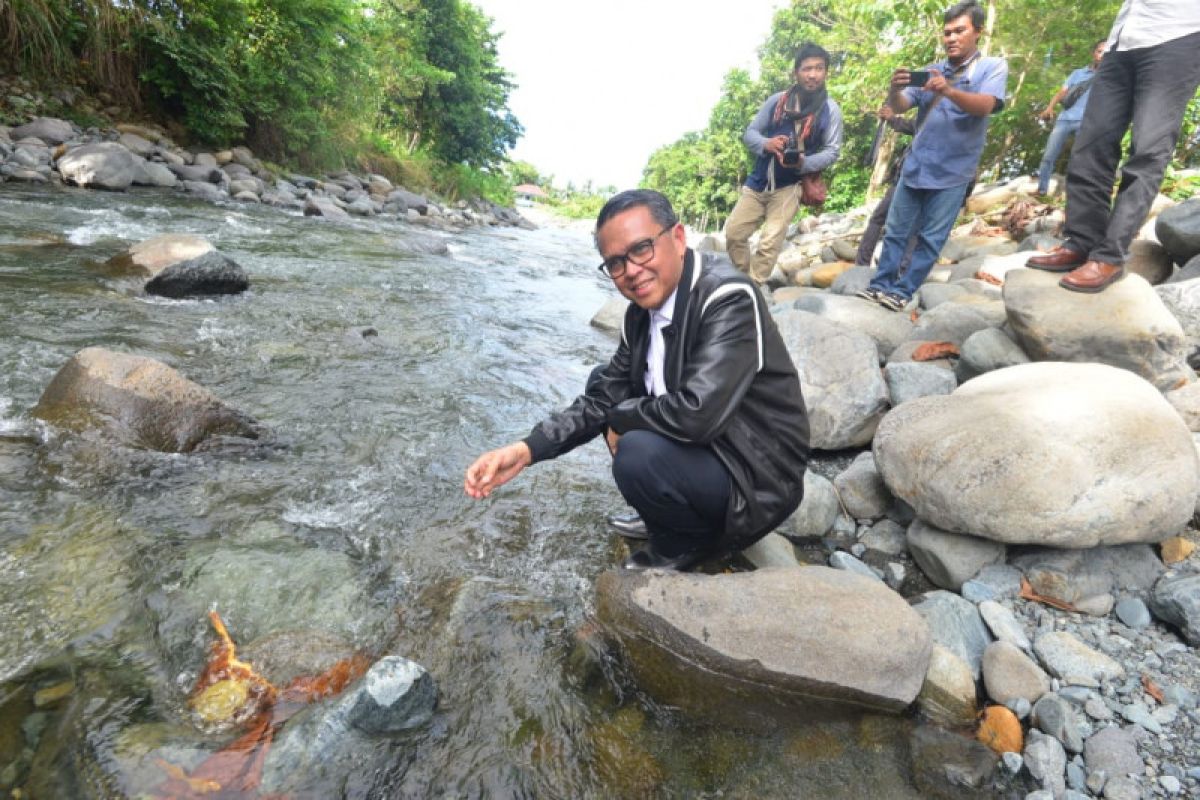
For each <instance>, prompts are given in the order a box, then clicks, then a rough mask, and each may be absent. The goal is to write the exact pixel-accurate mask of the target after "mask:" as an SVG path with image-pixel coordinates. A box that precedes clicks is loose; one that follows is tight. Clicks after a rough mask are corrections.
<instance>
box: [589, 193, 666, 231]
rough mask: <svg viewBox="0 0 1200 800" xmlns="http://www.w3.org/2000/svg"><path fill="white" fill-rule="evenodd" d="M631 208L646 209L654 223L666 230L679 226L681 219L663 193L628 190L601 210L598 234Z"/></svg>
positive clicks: (597, 225)
mask: <svg viewBox="0 0 1200 800" xmlns="http://www.w3.org/2000/svg"><path fill="white" fill-rule="evenodd" d="M631 208H645V209H646V210H648V211H649V212H650V216H651V217H652V218H653V219H654V221H655V222H657V223H658V224H659V225H662V226H663V227H664V228H673V227H675V226H676V225H678V224H679V217H677V216H676V215H675V209H673V208H671V201H670V200H668V199H667V197H666V195H664V194H663V193H662V192H656V191H654V190H653V189H628V190H626V191H624V192H621V193H620V194H614V195H613V196H612V197H610V198H609V199H608V202H607V203H605V204H604V208H602V209H600V214H599V215H598V216H597V217H596V234H599V233H600V229H601V228H603V227H604V223H606V222H608V221H609V220H610V219H612V218H613V217H615V216H616V215H617V214H620V213H622V212H623V211H628V210H630V209H631Z"/></svg>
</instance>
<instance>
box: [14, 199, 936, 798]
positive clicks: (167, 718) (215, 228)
mask: <svg viewBox="0 0 1200 800" xmlns="http://www.w3.org/2000/svg"><path fill="white" fill-rule="evenodd" d="M167 232H190V233H197V234H200V235H203V236H205V237H207V238H208V239H210V240H211V241H212V242H213V243H214V244H215V245H216V246H217V247H218V248H219V249H220V250H221V251H222V252H224V253H226V254H227V255H229V256H231V257H232V258H234V259H235V260H236V261H238V262H239V263H240V264H242V266H243V267H244V268H245V269H246V271H247V272H248V273H249V275H250V278H251V290H250V291H249V292H247V293H246V294H244V295H241V296H238V297H234V298H222V299H218V300H188V301H170V300H162V299H152V298H149V297H147V296H145V295H144V294H143V293H142V292H141V290H140V286H139V284H138V283H137V282H134V281H129V280H126V279H120V278H113V277H109V276H107V275H106V274H105V272H104V271H103V269H102V268H101V265H102V262H103V261H104V260H105V259H107V258H108V257H109V256H111V255H113V254H115V253H117V252H119V251H120V250H122V249H124V248H125V247H127V246H128V245H129V244H131V243H133V242H136V241H139V240H142V239H145V238H148V237H150V236H153V235H157V234H160V233H167ZM441 243H444V244H445V245H446V246H447V247H448V252H445V253H441V254H430V253H429V251H430V250H431V249H432V250H436V249H438V248H439V247H440V244H441ZM431 245H432V246H431ZM595 261H596V254H595V253H594V251H593V250H592V247H591V243H590V240H589V237H588V236H587V235H586V234H583V233H580V232H577V231H567V230H558V229H542V230H537V231H521V230H515V229H478V230H470V231H466V232H461V233H453V234H445V233H439V232H434V231H430V230H428V229H425V228H421V227H418V226H409V225H406V224H402V223H397V222H395V221H383V220H356V221H353V222H351V223H346V224H333V223H328V222H325V221H323V220H314V219H310V218H303V217H299V216H293V215H288V214H285V213H282V212H278V211H275V210H271V209H266V208H258V207H251V206H246V205H228V206H214V205H208V204H200V203H193V202H189V201H187V200H186V199H183V198H178V197H175V196H174V195H169V194H163V193H145V194H138V193H131V194H119V195H117V194H104V193H98V192H86V191H75V190H64V189H24V188H20V187H14V186H13V185H12V184H7V185H3V186H0V791H4V792H5V794H6V795H7V793H8V791H9V790H10V787H14V786H17V787H23V789H24V796H25V797H46V796H62V797H66V796H72V797H92V796H97V797H100V796H102V797H120V796H131V797H133V796H156V788H157V787H159V786H160V785H161V784H162V783H163V781H164V779H165V777H166V773H165V767H164V766H163V764H164V763H166V762H172V759H173V758H174V759H175V760H174V762H173V763H177V764H180V765H183V766H189V764H191V765H194V764H195V763H196V761H197V760H198V759H199V758H201V757H202V756H203V755H204V754H206V753H211V752H212V751H215V750H217V749H218V748H221V747H223V746H224V745H225V744H227V743H228V742H229V741H230V739H232V738H233V737H234V736H235V735H236V734H235V733H231V732H229V731H224V732H211V731H210V732H206V731H204V730H201V729H200V727H198V726H197V725H196V724H195V722H194V720H193V719H192V717H191V716H190V714H189V713H188V711H187V709H186V705H185V701H186V698H187V693H188V691H189V690H190V688H191V686H192V683H193V682H194V680H195V677H196V674H197V672H198V670H199V669H200V667H201V666H202V665H203V661H204V659H205V655H206V652H207V647H208V646H209V644H210V643H211V642H212V641H213V636H212V632H211V630H210V628H209V625H208V620H207V618H206V612H208V611H209V610H210V609H215V610H217V611H218V612H220V613H221V615H222V616H223V617H224V619H225V621H226V623H227V624H228V626H229V628H230V631H231V633H232V635H233V637H234V638H235V639H236V640H237V641H238V643H239V645H241V646H243V649H240V650H239V655H242V656H243V657H244V658H252V657H253V656H252V654H253V653H254V652H255V648H256V647H257V649H258V652H260V653H263V654H264V655H263V659H264V660H265V659H266V658H267V656H266V655H265V654H266V653H268V652H269V651H270V649H271V646H272V643H273V642H274V643H278V642H279V641H280V640H281V639H287V638H288V637H289V636H290V637H293V639H290V640H289V641H299V642H303V643H304V644H302V645H301V646H300V647H299V648H298V650H299V651H300V652H299V653H296V652H293V654H292V660H293V661H303V660H304V656H305V654H308V655H313V651H314V650H320V649H321V648H322V647H325V646H328V647H329V648H330V649H337V647H339V646H344V647H354V648H359V649H363V650H366V651H368V652H371V653H372V654H374V655H379V654H381V653H396V654H400V655H404V656H407V657H409V658H411V659H413V660H415V661H417V662H419V663H421V664H422V665H424V666H425V667H426V668H427V669H428V670H429V671H430V672H431V673H432V675H433V676H434V678H435V679H436V681H437V683H438V686H439V690H440V705H439V708H438V711H437V714H436V715H435V717H434V720H433V721H432V723H431V724H430V725H428V726H427V727H425V728H423V729H421V730H419V731H416V732H413V733H411V734H406V735H405V736H402V737H399V738H396V739H391V740H381V741H378V742H377V743H376V744H375V746H374V749H370V748H367V749H366V750H364V751H363V752H360V753H355V754H353V757H352V758H351V759H349V760H345V759H343V760H341V761H339V762H338V765H337V767H336V768H334V769H331V770H328V771H326V772H323V773H320V775H319V777H313V778H311V779H309V780H311V783H309V784H308V785H307V787H306V789H305V790H303V791H299V792H292V795H293V796H313V797H339V796H344V797H434V796H436V797H447V798H449V797H569V798H577V797H626V796H663V797H747V798H748V797H846V798H851V797H854V798H859V797H899V798H903V797H916V796H918V795H917V793H916V792H915V790H913V789H912V788H910V778H909V774H910V771H911V768H910V766H909V763H908V753H907V735H906V731H907V723H905V722H903V721H889V720H886V719H885V720H880V719H867V720H855V721H846V722H843V723H833V724H830V725H824V726H821V727H817V726H812V725H799V724H797V725H792V724H789V721H788V720H787V719H779V720H776V721H773V722H771V723H770V724H765V725H755V726H748V727H736V726H731V725H729V724H713V723H711V722H705V721H701V720H694V719H689V718H688V717H686V716H685V715H683V714H681V713H680V712H678V711H677V710H674V709H670V708H664V707H661V706H658V705H656V704H655V703H654V702H653V701H652V700H651V699H650V698H647V697H644V696H643V695H641V694H640V693H639V692H638V691H637V687H636V686H634V685H633V684H632V683H631V682H630V681H629V680H628V679H627V678H626V677H624V676H623V674H622V672H621V670H620V668H619V664H616V663H614V662H613V661H611V660H610V659H608V658H607V657H605V656H604V655H603V654H598V653H597V652H596V651H595V649H594V648H591V647H589V646H588V645H587V642H588V637H586V636H584V635H581V634H580V633H579V630H580V629H581V626H582V627H583V628H584V629H586V627H587V622H588V619H589V612H590V609H591V605H592V585H593V581H594V579H595V577H596V576H597V575H598V574H599V573H600V572H601V571H603V570H605V569H608V568H610V567H612V566H613V565H614V563H616V561H617V560H618V558H619V557H620V555H621V553H620V545H619V543H618V542H617V541H615V539H614V537H611V536H610V535H608V534H607V533H606V532H605V530H604V524H603V516H604V514H605V513H606V512H608V511H611V510H614V509H617V508H619V507H620V506H621V503H620V498H619V495H618V494H617V492H616V490H615V489H614V488H613V487H612V485H611V481H610V479H609V478H608V476H607V462H608V456H607V453H606V452H605V451H604V450H603V448H602V447H601V446H599V445H595V446H589V447H585V448H580V449H579V450H577V451H575V452H574V453H572V454H570V455H569V456H567V457H564V458H562V459H559V460H558V461H556V462H553V463H551V464H543V465H538V466H537V467H535V468H533V469H531V470H529V471H528V472H527V473H526V474H525V475H523V476H521V478H519V479H518V480H517V481H516V482H514V483H513V484H510V485H509V486H507V487H504V488H503V489H501V490H499V491H497V492H496V493H494V495H493V496H492V497H491V498H490V499H488V500H485V501H481V502H474V501H471V500H469V499H468V498H466V497H465V496H464V495H463V493H462V489H461V483H462V472H463V470H464V468H465V466H466V465H467V464H468V463H469V462H470V461H471V459H472V458H473V457H474V456H475V455H476V454H477V453H478V452H480V451H482V450H483V449H487V448H489V447H493V446H498V445H500V444H504V443H506V442H508V441H511V440H513V439H515V438H519V437H520V436H522V435H524V433H525V432H527V431H528V429H529V427H530V426H531V425H532V423H533V422H534V421H536V420H537V419H538V418H539V417H540V416H541V415H542V414H544V413H545V412H547V411H549V410H551V409H553V408H555V407H557V406H560V405H563V404H565V403H566V402H568V401H569V400H570V398H571V397H573V396H574V394H575V393H576V392H577V391H578V390H579V388H580V387H581V386H582V384H583V382H584V380H585V378H586V376H587V374H588V372H589V370H590V369H591V368H592V367H593V366H594V365H595V364H597V363H600V362H601V361H603V360H605V359H606V358H607V356H608V354H609V353H610V352H611V348H612V346H613V340H612V339H610V338H609V337H607V336H606V335H604V334H602V333H600V332H598V331H596V330H595V329H593V328H590V327H589V326H588V320H589V318H590V317H591V316H592V314H593V313H594V312H595V311H596V310H597V309H598V308H599V307H600V306H601V305H602V304H603V302H604V301H605V300H606V299H607V298H608V297H609V296H610V295H611V294H612V293H613V290H612V288H611V287H610V286H608V285H607V284H606V282H605V281H604V280H603V279H602V278H601V276H600V275H599V274H598V272H597V271H596V270H595V269H594V268H593V266H592V264H593V262H595ZM369 329H370V330H369ZM364 334H366V335H364ZM89 346H103V347H107V348H111V349H115V350H121V351H128V352H132V353H137V354H140V355H145V356H150V357H153V358H156V359H159V360H161V361H163V362H165V363H167V364H169V365H171V366H172V367H174V368H176V369H178V370H179V371H180V372H182V373H183V374H184V375H185V376H187V377H188V378H190V379H192V380H194V381H196V382H198V383H200V384H201V385H203V386H205V387H207V388H208V389H210V390H212V391H213V392H214V393H215V394H217V395H218V396H219V397H221V398H222V399H224V400H225V401H226V402H228V403H229V404H231V405H233V406H235V407H237V408H239V409H241V410H243V411H245V412H247V413H249V414H250V415H252V416H253V417H255V418H257V419H258V420H259V421H260V422H262V423H264V424H265V425H266V426H267V427H268V428H269V429H270V430H271V431H272V432H273V434H274V436H273V440H272V441H273V443H272V445H271V446H270V447H264V448H257V449H254V450H252V451H246V452H224V453H207V454H192V455H187V456H183V455H172V454H162V453H150V452H145V451H138V450H131V449H128V448H123V447H119V446H117V445H115V444H114V443H112V442H109V441H105V440H104V438H103V437H101V436H96V435H90V434H84V435H74V434H66V433H64V432H61V431H56V430H53V429H49V428H47V427H45V426H44V425H42V424H41V423H40V422H38V421H37V420H35V419H33V418H32V417H31V416H30V413H29V412H30V409H31V408H32V407H33V406H34V405H35V404H36V402H37V399H38V397H39V396H40V394H41V391H42V389H43V388H44V387H45V386H46V384H47V383H48V382H49V380H50V378H51V377H52V376H53V375H54V373H55V372H56V371H57V370H58V368H59V367H61V366H62V365H63V363H65V362H66V361H67V359H68V358H69V357H70V356H71V355H72V354H74V353H75V352H77V351H78V350H80V349H82V348H84V347H89ZM331 637H332V638H333V639H334V640H335V641H336V644H327V643H328V641H329V639H330V638H331ZM256 643H257V644H256ZM322 643H326V644H322ZM46 690H50V692H49V693H48V692H47V691H46ZM39 691H40V692H41V694H38V692H39ZM56 691H57V692H59V693H60V694H61V696H60V697H58V698H57V699H55V698H53V697H50V696H49V694H53V693H54V692H56ZM320 757H321V754H319V753H315V754H313V756H312V758H313V759H314V760H319V759H320ZM313 774H314V776H316V775H317V773H315V772H314V773H313ZM264 793H265V792H264Z"/></svg>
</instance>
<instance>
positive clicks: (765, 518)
mask: <svg viewBox="0 0 1200 800" xmlns="http://www.w3.org/2000/svg"><path fill="white" fill-rule="evenodd" d="M697 256H698V257H697ZM697 262H699V263H697ZM686 287H690V290H685V289H686ZM663 341H664V343H665V344H666V359H665V363H664V374H665V378H666V383H667V393H666V394H665V395H663V396H661V397H654V396H652V395H648V394H647V392H646V387H645V374H646V352H647V350H648V348H649V346H650V314H649V312H647V311H645V310H644V309H641V308H639V307H638V306H636V305H634V304H633V303H630V305H629V308H628V309H627V310H626V312H625V320H624V324H623V326H622V331H621V343H620V345H619V346H618V347H617V352H616V354H615V355H613V357H612V360H611V361H610V362H609V363H608V365H607V366H605V367H604V368H603V369H602V370H600V371H599V372H598V373H597V374H596V375H595V376H594V378H593V380H591V381H589V384H588V388H587V390H586V392H585V393H584V394H582V395H580V396H579V397H578V398H576V399H575V402H573V403H572V404H571V405H570V406H569V407H568V408H566V409H564V410H563V411H560V412H558V413H556V414H553V415H551V416H550V417H548V418H547V419H545V420H543V421H542V422H539V423H538V424H537V425H536V426H535V427H534V429H533V431H532V432H531V433H530V434H529V436H528V437H526V439H525V440H524V441H525V443H526V444H528V445H529V449H530V452H531V453H532V454H533V460H534V462H537V461H544V460H546V459H550V458H555V457H556V456H559V455H562V454H563V453H566V452H567V451H569V450H571V449H573V448H575V447H578V446H579V445H581V444H583V443H585V442H588V441H590V440H591V439H593V438H595V437H596V436H599V435H600V434H601V433H603V432H604V430H605V428H608V427H611V428H612V429H613V430H614V431H616V432H617V433H625V432H627V431H633V430H649V431H654V432H656V433H659V434H662V435H663V436H667V437H669V438H671V439H674V440H676V441H679V442H686V443H689V444H701V445H707V446H709V447H711V448H712V449H713V452H714V453H715V454H716V455H717V457H718V458H719V459H720V460H721V463H722V464H724V465H725V468H726V469H727V470H728V471H729V474H730V476H731V477H732V479H733V491H732V493H731V496H730V501H729V508H728V510H727V512H726V518H725V538H724V541H725V542H726V543H727V544H728V545H730V546H732V547H736V548H742V547H746V546H747V545H750V544H752V543H753V542H755V541H757V540H758V539H761V538H762V537H763V536H765V535H766V534H767V533H769V532H770V531H771V530H772V529H774V528H775V527H776V526H778V525H779V524H780V523H781V522H783V521H784V520H785V519H787V517H788V515H790V514H791V513H792V512H793V511H795V510H796V508H797V506H799V505H800V499H801V497H802V495H803V491H804V469H805V466H806V465H807V463H808V452H809V447H808V414H807V412H806V411H805V407H804V398H803V397H802V396H801V394H800V379H799V377H798V376H797V374H796V368H795V366H794V365H793V364H792V360H791V357H790V356H789V355H788V352H787V348H786V347H784V344H783V339H782V338H781V337H780V335H779V331H778V329H777V328H776V327H775V321H774V320H773V319H772V318H771V315H770V314H769V313H768V312H767V308H766V303H765V302H764V301H763V299H762V295H760V294H759V293H758V290H757V289H755V287H754V284H753V283H752V282H751V281H750V279H749V278H747V277H746V276H745V275H744V274H743V273H741V272H738V271H737V270H736V269H735V268H734V266H733V265H732V264H731V263H730V262H729V260H728V259H726V258H725V257H724V256H722V255H717V254H712V253H701V254H694V253H693V251H692V250H688V251H687V255H686V256H685V260H684V268H683V275H682V277H681V279H680V282H679V291H677V292H676V295H675V313H674V315H673V316H672V322H671V325H669V326H668V327H666V328H664V329H663Z"/></svg>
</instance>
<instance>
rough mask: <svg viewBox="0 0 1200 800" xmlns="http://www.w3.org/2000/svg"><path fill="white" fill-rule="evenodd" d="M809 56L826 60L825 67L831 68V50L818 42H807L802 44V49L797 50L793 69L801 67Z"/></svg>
mask: <svg viewBox="0 0 1200 800" xmlns="http://www.w3.org/2000/svg"><path fill="white" fill-rule="evenodd" d="M809 58H819V59H821V60H822V61H824V62H825V69H829V51H828V50H826V49H825V48H824V47H821V45H819V44H817V43H816V42H805V43H804V44H802V45H800V49H799V50H797V51H796V58H795V60H793V61H792V69H793V70H798V69H800V65H801V64H802V63H803V62H804V61H805V60H806V59H809Z"/></svg>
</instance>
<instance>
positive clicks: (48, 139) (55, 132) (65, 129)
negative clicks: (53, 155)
mask: <svg viewBox="0 0 1200 800" xmlns="http://www.w3.org/2000/svg"><path fill="white" fill-rule="evenodd" d="M74 135H75V129H74V128H73V127H72V126H71V123H69V122H67V121H66V120H65V119H57V118H55V117H38V118H37V119H35V120H34V121H33V122H29V123H26V124H25V125H21V126H19V127H16V128H13V129H12V130H11V131H9V136H11V137H12V140H13V141H14V142H19V141H21V140H22V139H25V138H27V137H33V138H34V139H41V140H42V141H43V142H45V143H46V144H62V143H63V142H65V141H68V140H69V139H70V138H71V137H72V136H74Z"/></svg>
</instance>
